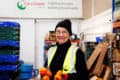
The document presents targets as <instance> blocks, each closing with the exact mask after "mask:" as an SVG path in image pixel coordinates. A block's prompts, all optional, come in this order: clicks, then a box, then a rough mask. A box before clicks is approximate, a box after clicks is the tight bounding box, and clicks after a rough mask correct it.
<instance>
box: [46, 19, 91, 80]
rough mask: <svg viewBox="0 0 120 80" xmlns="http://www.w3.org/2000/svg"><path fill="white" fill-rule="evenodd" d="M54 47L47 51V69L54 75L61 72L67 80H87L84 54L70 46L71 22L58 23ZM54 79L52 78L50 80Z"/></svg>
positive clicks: (67, 20)
mask: <svg viewBox="0 0 120 80" xmlns="http://www.w3.org/2000/svg"><path fill="white" fill-rule="evenodd" d="M55 33H56V46H55V47H51V48H50V49H49V51H48V68H49V70H50V71H51V72H52V73H53V75H55V74H56V73H57V71H59V70H62V71H63V74H68V80H89V79H88V71H87V67H86V62H85V58H84V53H83V52H82V51H81V50H80V48H78V47H77V46H75V45H73V44H71V41H70V37H71V35H72V30H71V21H70V20H69V19H65V20H63V21H60V22H59V23H58V24H57V25H56V28H55ZM53 79H54V76H53V77H52V79H51V80H53Z"/></svg>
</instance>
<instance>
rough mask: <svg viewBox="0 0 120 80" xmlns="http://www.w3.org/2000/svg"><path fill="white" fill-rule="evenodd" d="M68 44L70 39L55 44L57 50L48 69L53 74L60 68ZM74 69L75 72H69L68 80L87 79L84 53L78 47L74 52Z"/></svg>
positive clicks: (69, 44)
mask: <svg viewBox="0 0 120 80" xmlns="http://www.w3.org/2000/svg"><path fill="white" fill-rule="evenodd" d="M70 46H71V42H70V40H69V41H68V42H66V43H65V44H62V45H59V44H57V47H58V48H57V51H56V53H55V55H54V57H53V60H52V61H51V64H50V70H51V71H52V73H53V75H55V74H56V72H57V71H58V70H62V67H63V63H64V59H65V56H66V53H67V51H68V48H69V47H70ZM75 69H76V71H77V73H73V74H69V79H68V80H89V79H88V71H87V67H86V62H85V58H84V53H83V52H82V51H81V50H80V49H78V50H77V53H76V64H75ZM52 80H53V79H52Z"/></svg>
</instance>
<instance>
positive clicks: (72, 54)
mask: <svg viewBox="0 0 120 80" xmlns="http://www.w3.org/2000/svg"><path fill="white" fill-rule="evenodd" d="M77 49H78V47H77V46H75V45H71V46H70V47H69V49H68V51H67V54H66V57H65V60H64V63H63V70H62V71H63V73H75V72H76V70H75V63H76V51H77ZM56 50H57V46H55V47H51V48H50V49H49V50H48V68H49V67H50V64H51V61H52V59H53V56H54V55H55V52H56Z"/></svg>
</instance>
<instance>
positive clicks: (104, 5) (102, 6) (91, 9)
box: [82, 0, 112, 19]
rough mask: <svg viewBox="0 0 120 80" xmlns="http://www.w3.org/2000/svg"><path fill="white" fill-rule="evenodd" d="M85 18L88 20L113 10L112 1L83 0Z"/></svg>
mask: <svg viewBox="0 0 120 80" xmlns="http://www.w3.org/2000/svg"><path fill="white" fill-rule="evenodd" d="M82 1H83V2H82V4H83V5H82V7H83V18H85V19H88V18H91V17H93V16H95V15H97V14H100V13H102V12H104V11H106V10H108V9H109V8H112V0H82Z"/></svg>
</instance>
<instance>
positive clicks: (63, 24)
mask: <svg viewBox="0 0 120 80" xmlns="http://www.w3.org/2000/svg"><path fill="white" fill-rule="evenodd" d="M71 24H72V23H71V21H70V20H69V19H64V20H62V21H60V22H58V24H57V25H56V28H55V31H56V29H57V28H58V27H63V28H65V29H66V30H67V31H68V32H69V34H70V35H72V30H71Z"/></svg>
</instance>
